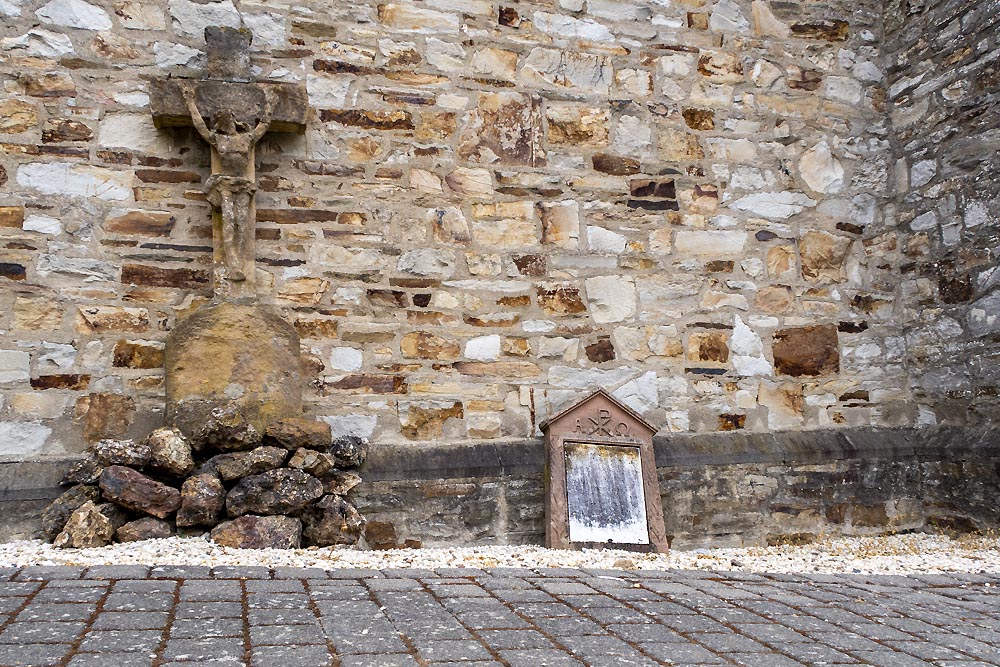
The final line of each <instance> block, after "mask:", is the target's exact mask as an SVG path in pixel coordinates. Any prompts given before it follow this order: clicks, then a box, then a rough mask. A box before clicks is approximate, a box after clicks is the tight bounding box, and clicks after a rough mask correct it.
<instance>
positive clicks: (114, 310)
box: [76, 306, 149, 333]
mask: <svg viewBox="0 0 1000 667" xmlns="http://www.w3.org/2000/svg"><path fill="white" fill-rule="evenodd" d="M148 329H149V312H148V311H147V310H146V309H145V308H125V307H121V306H79V307H78V308H77V318H76V330H77V331H78V332H80V333H104V332H106V331H135V332H142V331H146V330H148Z"/></svg>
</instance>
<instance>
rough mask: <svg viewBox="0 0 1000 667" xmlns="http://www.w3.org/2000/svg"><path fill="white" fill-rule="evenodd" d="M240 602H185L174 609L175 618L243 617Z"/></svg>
mask: <svg viewBox="0 0 1000 667" xmlns="http://www.w3.org/2000/svg"><path fill="white" fill-rule="evenodd" d="M242 616H243V605H242V604H240V603H238V602H183V603H181V604H178V605H177V608H176V609H175V610H174V617H175V618H242Z"/></svg>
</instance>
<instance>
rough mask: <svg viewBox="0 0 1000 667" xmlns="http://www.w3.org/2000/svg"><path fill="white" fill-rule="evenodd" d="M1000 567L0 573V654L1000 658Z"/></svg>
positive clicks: (960, 665)
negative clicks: (885, 572) (943, 571)
mask: <svg viewBox="0 0 1000 667" xmlns="http://www.w3.org/2000/svg"><path fill="white" fill-rule="evenodd" d="M998 589H1000V575H994V576H977V575H949V576H938V575H928V576H920V577H891V576H868V575H833V576H831V575H822V576H821V575H761V574H739V573H718V572H691V571H673V572H670V571H668V572H634V571H631V572H622V571H612V570H570V569H536V570H522V569H491V570H476V569H439V570H381V571H376V570H335V571H331V572H324V571H322V570H303V569H277V570H268V569H265V568H233V567H217V568H214V569H210V568H207V567H166V566H164V567H156V568H149V567H145V566H102V567H91V568H89V569H87V568H83V567H28V568H24V569H21V570H0V666H2V667H13V666H15V665H59V666H68V667H162V666H166V665H178V666H179V665H191V664H198V665H202V666H206V667H214V666H216V665H219V666H223V665H224V666H225V667H234V666H236V665H249V666H251V667H323V666H330V667H337V666H339V667H413V666H415V665H436V666H440V667H444V666H446V665H451V666H452V667H487V666H491V667H493V666H498V665H506V666H508V667H543V666H548V667H563V666H574V667H580V666H582V665H590V666H594V667H613V666H616V665H638V666H643V665H746V666H748V667H755V666H763V667H785V666H786V665H858V664H862V665H885V666H887V667H889V666H891V667H910V666H911V665H936V666H938V667H973V666H975V665H1000V648H998V646H1000V594H998Z"/></svg>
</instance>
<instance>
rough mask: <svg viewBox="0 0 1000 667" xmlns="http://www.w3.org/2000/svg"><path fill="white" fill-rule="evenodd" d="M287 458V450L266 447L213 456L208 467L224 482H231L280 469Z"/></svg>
mask: <svg viewBox="0 0 1000 667" xmlns="http://www.w3.org/2000/svg"><path fill="white" fill-rule="evenodd" d="M287 458H288V451H287V450H285V449H282V448H281V447H268V446H266V445H265V446H263V447H257V448H256V449H251V450H250V451H249V452H231V453H229V454H219V455H217V456H213V457H212V458H211V459H209V460H208V463H207V466H208V467H211V468H212V469H214V470H215V472H216V473H217V474H218V475H219V477H221V478H222V479H223V480H224V481H226V482H229V481H232V480H234V479H241V478H243V477H247V476H249V475H259V474H260V473H262V472H267V471H268V470H274V469H275V468H280V467H281V466H283V465H284V464H285V459H287Z"/></svg>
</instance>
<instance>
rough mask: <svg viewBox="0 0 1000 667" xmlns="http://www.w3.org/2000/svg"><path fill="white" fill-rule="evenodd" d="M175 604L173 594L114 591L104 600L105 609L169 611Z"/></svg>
mask: <svg viewBox="0 0 1000 667" xmlns="http://www.w3.org/2000/svg"><path fill="white" fill-rule="evenodd" d="M173 606H174V596H173V595H163V594H159V593H155V594H143V593H112V594H111V595H109V596H108V597H107V599H106V600H105V601H104V607H103V609H104V610H105V611H168V610H170V609H171V608H172V607H173Z"/></svg>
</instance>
